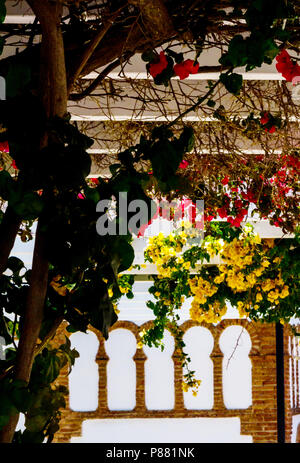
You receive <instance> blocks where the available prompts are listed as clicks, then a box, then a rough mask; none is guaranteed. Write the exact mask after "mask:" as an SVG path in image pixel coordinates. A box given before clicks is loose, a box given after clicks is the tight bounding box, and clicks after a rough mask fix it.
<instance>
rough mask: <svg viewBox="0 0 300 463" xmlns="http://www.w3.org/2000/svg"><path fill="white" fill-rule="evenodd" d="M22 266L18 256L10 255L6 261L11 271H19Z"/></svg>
mask: <svg viewBox="0 0 300 463" xmlns="http://www.w3.org/2000/svg"><path fill="white" fill-rule="evenodd" d="M23 267H24V263H23V261H22V260H21V259H19V258H18V257H14V256H12V257H10V258H9V259H8V261H7V268H9V269H10V270H11V271H12V272H13V273H20V270H22V268H23Z"/></svg>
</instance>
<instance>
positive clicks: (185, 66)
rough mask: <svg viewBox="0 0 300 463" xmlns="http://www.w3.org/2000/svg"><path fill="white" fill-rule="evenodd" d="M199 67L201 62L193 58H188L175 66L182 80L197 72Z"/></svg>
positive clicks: (175, 70)
mask: <svg viewBox="0 0 300 463" xmlns="http://www.w3.org/2000/svg"><path fill="white" fill-rule="evenodd" d="M198 69H199V63H197V62H196V63H195V62H194V61H193V60H192V59H186V60H185V61H183V62H182V63H178V64H175V66H174V72H175V74H176V75H177V76H178V77H179V78H180V80H183V79H186V78H187V77H188V76H189V75H190V74H197V72H198Z"/></svg>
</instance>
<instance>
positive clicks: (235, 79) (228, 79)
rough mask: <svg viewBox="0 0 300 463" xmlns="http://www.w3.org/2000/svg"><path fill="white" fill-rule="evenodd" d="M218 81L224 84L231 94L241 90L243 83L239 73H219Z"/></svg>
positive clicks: (236, 93)
mask: <svg viewBox="0 0 300 463" xmlns="http://www.w3.org/2000/svg"><path fill="white" fill-rule="evenodd" d="M220 81H221V82H222V84H223V85H224V86H225V88H226V90H228V92H230V93H232V94H233V95H238V94H239V93H240V91H241V88H242V85H243V76H241V75H240V74H235V73H232V74H229V75H228V74H221V75H220Z"/></svg>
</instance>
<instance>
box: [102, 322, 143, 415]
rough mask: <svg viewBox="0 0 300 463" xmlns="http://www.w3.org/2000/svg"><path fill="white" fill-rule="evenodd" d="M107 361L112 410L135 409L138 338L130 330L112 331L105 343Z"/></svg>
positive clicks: (108, 393)
mask: <svg viewBox="0 0 300 463" xmlns="http://www.w3.org/2000/svg"><path fill="white" fill-rule="evenodd" d="M104 347H105V351H106V353H107V355H108V357H109V360H108V362H107V370H106V371H107V405H108V408H109V409H110V410H133V409H134V407H135V405H136V366H135V362H134V360H133V356H134V354H135V352H136V338H135V336H134V335H133V333H131V332H130V331H129V330H127V329H124V328H120V329H115V330H113V331H111V332H110V334H109V338H108V340H107V341H105V344H104Z"/></svg>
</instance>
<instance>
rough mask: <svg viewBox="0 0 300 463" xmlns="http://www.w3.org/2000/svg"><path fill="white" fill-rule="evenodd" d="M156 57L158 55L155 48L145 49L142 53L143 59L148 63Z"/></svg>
mask: <svg viewBox="0 0 300 463" xmlns="http://www.w3.org/2000/svg"><path fill="white" fill-rule="evenodd" d="M155 57H156V55H155V53H154V52H153V50H146V51H144V53H142V56H141V58H142V60H143V61H145V62H146V63H147V62H151V61H153V60H154V59H155Z"/></svg>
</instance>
